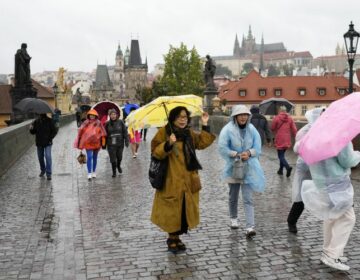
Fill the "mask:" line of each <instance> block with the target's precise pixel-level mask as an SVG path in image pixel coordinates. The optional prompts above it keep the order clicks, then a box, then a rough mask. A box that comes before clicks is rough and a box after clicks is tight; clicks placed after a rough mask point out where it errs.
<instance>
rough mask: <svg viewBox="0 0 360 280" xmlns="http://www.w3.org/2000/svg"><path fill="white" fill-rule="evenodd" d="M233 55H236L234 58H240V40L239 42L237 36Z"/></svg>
mask: <svg viewBox="0 0 360 280" xmlns="http://www.w3.org/2000/svg"><path fill="white" fill-rule="evenodd" d="M233 55H234V56H240V45H239V40H238V36H237V34H236V36H235V43H234V51H233Z"/></svg>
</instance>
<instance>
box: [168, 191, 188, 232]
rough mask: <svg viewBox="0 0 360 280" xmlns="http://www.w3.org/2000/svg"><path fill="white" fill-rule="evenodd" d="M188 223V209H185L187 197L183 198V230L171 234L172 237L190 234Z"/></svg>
mask: <svg viewBox="0 0 360 280" xmlns="http://www.w3.org/2000/svg"><path fill="white" fill-rule="evenodd" d="M188 227H189V226H188V223H187V220H186V208H185V196H184V198H183V203H182V209H181V229H180V230H179V231H177V232H171V233H170V234H171V235H181V234H184V233H187V232H188Z"/></svg>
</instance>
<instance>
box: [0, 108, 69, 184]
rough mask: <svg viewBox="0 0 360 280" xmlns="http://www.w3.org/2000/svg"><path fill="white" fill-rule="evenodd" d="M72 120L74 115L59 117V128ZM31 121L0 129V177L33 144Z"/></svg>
mask: <svg viewBox="0 0 360 280" xmlns="http://www.w3.org/2000/svg"><path fill="white" fill-rule="evenodd" d="M73 120H75V116H74V115H64V116H61V118H60V126H63V125H65V124H68V123H70V122H72V121H73ZM32 121H33V120H28V121H25V122H22V123H19V124H16V125H13V126H10V127H6V128H3V129H0V177H1V176H2V175H3V174H5V172H6V171H7V170H8V169H9V168H10V167H11V166H12V165H13V164H14V163H15V162H16V161H17V160H19V159H20V157H21V156H22V155H23V154H24V153H25V152H26V151H27V150H28V149H29V148H30V147H31V146H32V145H33V144H34V143H35V137H34V136H32V135H31V134H30V133H29V126H30V124H31V122H32Z"/></svg>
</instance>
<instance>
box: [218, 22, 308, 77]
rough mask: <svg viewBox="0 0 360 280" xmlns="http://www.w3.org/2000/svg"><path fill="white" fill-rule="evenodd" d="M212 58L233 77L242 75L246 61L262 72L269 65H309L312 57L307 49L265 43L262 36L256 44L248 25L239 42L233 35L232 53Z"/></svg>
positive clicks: (280, 43)
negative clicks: (296, 50) (302, 50)
mask: <svg viewBox="0 0 360 280" xmlns="http://www.w3.org/2000/svg"><path fill="white" fill-rule="evenodd" d="M213 59H214V61H215V62H216V64H218V65H219V64H221V65H222V66H224V67H227V68H228V69H229V70H230V71H231V72H232V75H233V76H234V77H238V76H241V75H242V70H243V66H244V64H246V63H252V64H253V66H254V67H255V68H256V69H258V70H259V71H260V72H261V73H264V70H265V69H266V68H268V67H269V66H270V65H273V66H276V67H281V66H284V65H293V66H294V67H304V66H309V65H310V64H311V62H312V59H313V57H312V55H311V53H310V52H308V51H304V52H294V51H287V49H286V48H285V46H284V43H282V42H279V43H270V44H265V43H264V37H263V36H262V38H261V42H260V44H258V43H256V39H255V37H254V36H253V34H252V31H251V26H250V27H249V31H248V34H247V36H244V35H243V37H242V42H241V44H240V43H239V40H238V36H237V35H236V36H235V43H234V48H233V54H232V55H227V56H214V57H213Z"/></svg>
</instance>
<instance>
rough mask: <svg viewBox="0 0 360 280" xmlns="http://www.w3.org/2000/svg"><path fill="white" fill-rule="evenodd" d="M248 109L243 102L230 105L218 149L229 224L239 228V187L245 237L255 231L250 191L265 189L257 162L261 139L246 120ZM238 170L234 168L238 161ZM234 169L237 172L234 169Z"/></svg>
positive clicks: (254, 233)
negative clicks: (226, 188) (222, 165)
mask: <svg viewBox="0 0 360 280" xmlns="http://www.w3.org/2000/svg"><path fill="white" fill-rule="evenodd" d="M249 117H250V111H249V109H248V108H247V107H246V106H245V105H236V106H234V107H233V110H232V114H231V118H230V121H229V123H228V124H226V125H225V126H224V127H223V129H222V130H221V132H220V136H219V143H218V146H219V152H220V155H221V156H222V157H223V158H224V159H225V168H224V170H223V176H222V178H223V179H224V181H225V182H226V183H228V185H229V214H230V227H231V228H232V229H237V228H239V222H238V199H239V192H240V191H241V194H242V199H243V204H244V210H245V218H246V226H245V233H246V237H248V238H251V237H253V236H255V235H256V231H255V218H254V202H253V192H254V191H256V192H262V191H264V189H265V177H264V172H263V170H262V168H261V166H260V162H259V156H260V154H261V139H260V135H259V133H258V131H257V130H256V128H255V127H254V126H253V125H252V124H251V123H250V122H249V119H250V118H249ZM239 163H240V164H242V165H240V166H239V167H242V168H241V169H240V171H241V172H240V173H241V174H240V176H239V174H238V173H239V171H237V169H235V167H237V166H238V165H239ZM235 171H237V172H235Z"/></svg>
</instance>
